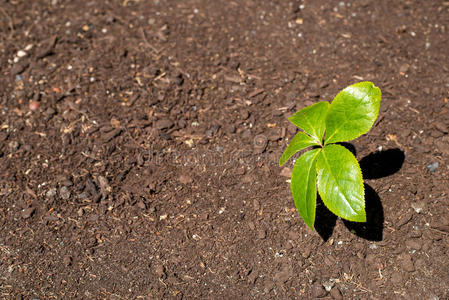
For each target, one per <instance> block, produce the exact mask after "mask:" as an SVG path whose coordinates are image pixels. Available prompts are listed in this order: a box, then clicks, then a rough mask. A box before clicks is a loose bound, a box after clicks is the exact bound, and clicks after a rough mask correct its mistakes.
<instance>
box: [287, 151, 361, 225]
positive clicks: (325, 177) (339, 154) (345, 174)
mask: <svg viewBox="0 0 449 300" xmlns="http://www.w3.org/2000/svg"><path fill="white" fill-rule="evenodd" d="M316 170H317V185H318V192H319V194H320V196H321V199H322V200H323V203H324V204H325V205H326V207H327V208H328V209H329V210H330V211H331V212H333V213H334V214H336V215H337V216H339V217H342V218H344V219H347V220H349V221H355V222H366V214H365V191H364V186H363V178H362V172H361V171H360V166H359V164H358V162H357V160H356V158H355V157H354V155H352V153H351V152H350V151H349V150H348V149H346V148H345V147H343V146H340V145H328V146H325V147H324V148H323V149H322V151H321V152H320V153H319V155H318V158H317V165H316ZM292 181H293V178H292ZM304 184H305V183H304Z"/></svg>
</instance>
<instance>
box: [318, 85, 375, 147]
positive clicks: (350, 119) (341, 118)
mask: <svg viewBox="0 0 449 300" xmlns="http://www.w3.org/2000/svg"><path fill="white" fill-rule="evenodd" d="M380 100H381V92H380V89H379V88H378V87H375V86H374V84H373V83H371V82H359V83H356V84H353V85H350V86H348V87H347V88H345V89H344V90H342V91H341V92H340V93H338V95H337V96H336V97H335V98H334V100H333V101H332V103H331V105H330V106H329V110H328V113H327V117H326V137H325V144H326V145H327V144H330V143H338V142H347V141H350V140H353V139H355V138H358V137H359V136H361V135H362V134H365V133H367V132H368V131H369V130H370V128H371V127H372V126H373V124H374V121H375V120H376V118H377V115H378V114H379V107H380Z"/></svg>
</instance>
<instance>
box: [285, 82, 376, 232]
mask: <svg viewBox="0 0 449 300" xmlns="http://www.w3.org/2000/svg"><path fill="white" fill-rule="evenodd" d="M380 100H381V92H380V89H379V88H378V87H375V86H374V84H373V83H371V82H359V83H356V84H353V85H350V86H348V87H347V88H345V89H344V90H342V91H340V92H339V93H338V95H337V96H336V97H335V98H334V100H333V101H332V103H331V104H329V102H327V101H322V102H318V103H315V104H313V105H310V106H308V107H305V108H303V109H301V110H300V111H298V112H296V113H295V114H294V115H293V116H291V117H290V118H289V121H290V122H292V123H293V124H294V125H296V126H297V127H299V128H300V129H302V130H304V131H300V132H299V133H298V134H296V135H295V137H294V138H293V139H292V140H291V142H290V144H289V145H288V146H287V148H286V149H285V151H284V153H283V154H282V156H281V158H280V160H279V166H282V165H283V164H284V163H285V162H286V161H287V160H288V159H289V158H290V157H292V155H294V154H295V153H296V152H298V151H301V150H304V149H306V148H308V147H312V149H311V150H309V151H307V152H305V153H304V154H302V155H301V156H300V157H299V158H298V159H297V160H296V162H295V165H294V167H293V171H292V176H291V183H290V186H291V191H292V194H293V201H294V202H295V205H296V208H297V209H298V212H299V214H300V215H301V217H302V219H303V220H304V222H305V223H306V224H307V226H309V227H310V229H312V230H313V229H314V223H315V211H316V197H317V187H318V193H319V194H320V196H321V199H322V200H323V203H324V204H325V205H326V207H327V208H328V209H329V210H330V211H331V212H333V213H334V214H336V215H337V216H339V217H341V218H344V219H346V220H349V221H354V222H366V213H365V190H364V186H363V178H362V172H361V170H360V166H359V163H358V162H357V159H356V158H355V157H354V155H353V154H352V153H351V152H350V151H349V150H348V149H346V148H345V147H343V146H341V145H339V144H338V143H342V142H348V141H350V140H353V139H355V138H358V137H359V136H361V135H363V134H365V133H367V132H368V131H369V130H370V128H371V127H372V126H373V124H374V121H375V120H376V119H377V115H378V114H379V107H380Z"/></svg>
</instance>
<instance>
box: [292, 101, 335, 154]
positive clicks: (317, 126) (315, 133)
mask: <svg viewBox="0 0 449 300" xmlns="http://www.w3.org/2000/svg"><path fill="white" fill-rule="evenodd" d="M328 108H329V102H327V101H321V102H318V103H315V104H312V105H310V106H307V107H304V108H303V109H301V110H299V111H297V112H296V113H295V114H294V115H293V116H291V117H290V118H288V119H289V120H290V122H292V123H293V124H295V125H296V126H298V127H299V128H301V129H302V130H304V131H305V132H306V133H308V134H309V135H311V136H312V137H313V138H314V139H315V140H316V141H317V143H318V144H320V145H321V141H322V140H323V135H324V130H325V127H326V122H325V120H326V115H327V111H328Z"/></svg>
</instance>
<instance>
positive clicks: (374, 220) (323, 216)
mask: <svg viewBox="0 0 449 300" xmlns="http://www.w3.org/2000/svg"><path fill="white" fill-rule="evenodd" d="M342 146H344V147H346V148H347V149H348V150H349V151H351V152H352V153H353V154H354V155H355V154H356V153H355V147H354V146H353V145H351V144H348V143H342ZM404 159H405V155H404V152H403V151H402V150H400V149H398V148H395V149H389V150H385V151H379V152H374V153H371V154H369V155H368V156H365V157H364V158H363V159H362V160H360V162H359V163H360V168H361V169H362V174H363V179H378V178H382V177H386V176H389V175H392V174H394V173H396V172H397V171H399V170H400V169H401V167H402V164H403V162H404ZM365 205H366V207H365V211H366V222H364V223H359V222H350V221H346V220H343V224H344V225H345V226H346V228H348V229H349V230H350V231H351V232H353V233H354V234H355V235H357V236H359V237H361V238H364V239H367V240H370V241H381V240H382V232H383V224H384V212H383V208H382V202H381V200H380V198H379V195H378V194H377V193H376V191H375V190H374V189H373V188H372V187H370V186H369V185H368V184H366V183H365ZM336 222H337V216H336V215H334V214H333V213H332V212H330V211H329V210H328V209H327V208H326V206H325V205H324V203H323V201H322V200H321V198H320V197H318V199H317V208H316V220H315V229H316V231H317V232H318V234H319V235H320V236H321V238H322V239H323V240H325V241H327V240H328V239H329V238H330V236H331V235H332V232H333V230H334V227H335V224H336Z"/></svg>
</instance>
